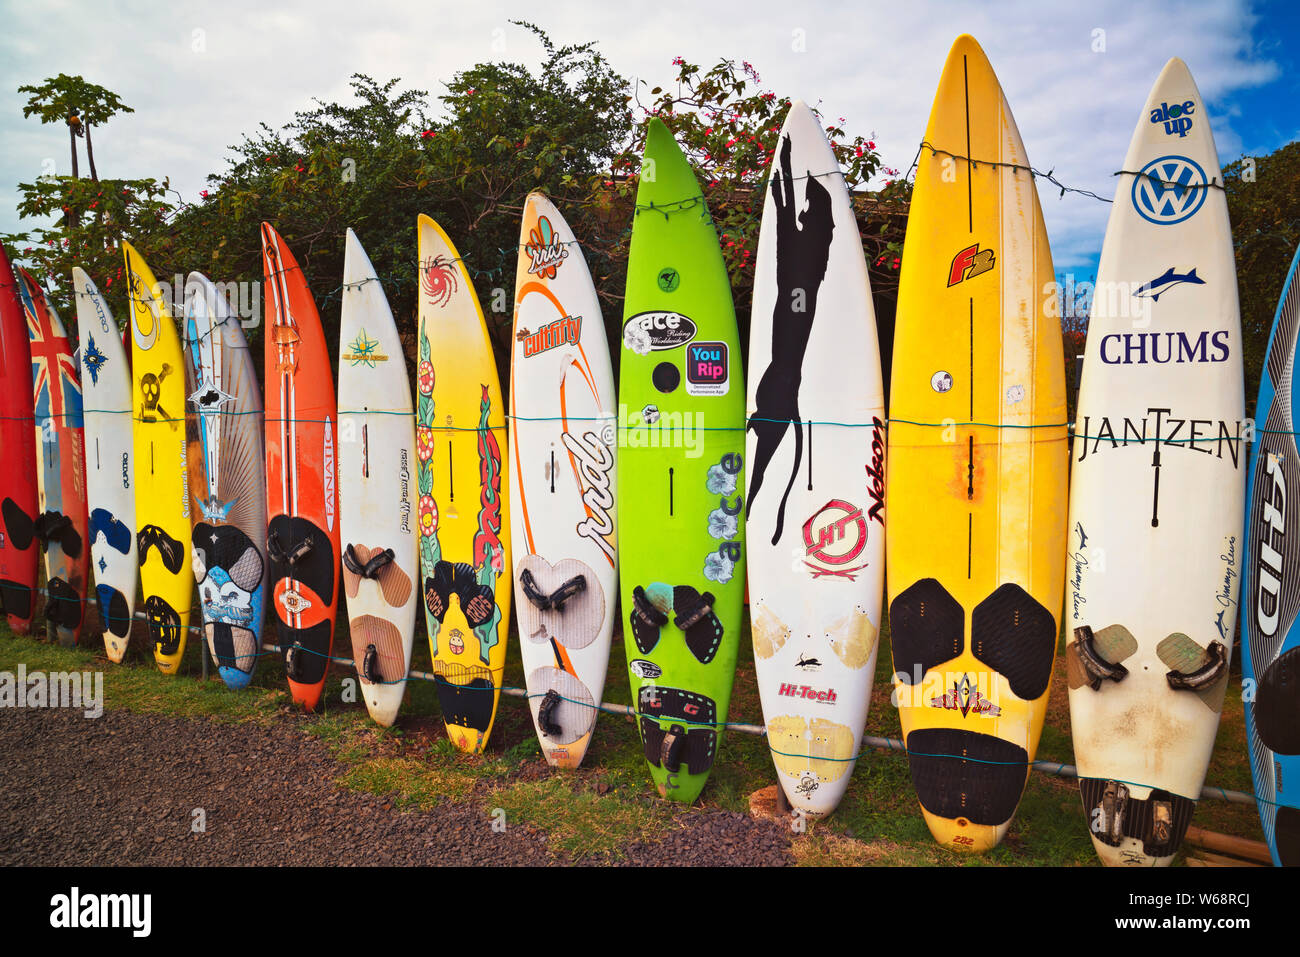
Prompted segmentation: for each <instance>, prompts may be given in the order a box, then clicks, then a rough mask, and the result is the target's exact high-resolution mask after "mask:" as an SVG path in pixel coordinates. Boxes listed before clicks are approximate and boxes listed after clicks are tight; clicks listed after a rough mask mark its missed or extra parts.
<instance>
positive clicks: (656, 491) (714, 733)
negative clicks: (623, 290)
mask: <svg viewBox="0 0 1300 957" xmlns="http://www.w3.org/2000/svg"><path fill="white" fill-rule="evenodd" d="M744 403H745V376H744V372H743V368H742V365H741V358H740V343H739V335H738V332H737V329H736V314H735V307H734V305H733V304H732V299H731V283H730V280H729V279H728V278H727V270H726V266H725V264H724V263H723V260H722V251H721V249H720V248H719V246H718V235H717V231H716V230H715V229H714V227H713V222H712V220H711V219H710V218H709V214H708V208H707V207H706V205H705V201H704V195H703V193H702V192H701V191H700V185H699V183H698V182H697V181H696V179H695V173H694V171H693V170H692V169H691V166H690V164H689V162H688V161H687V159H686V157H685V155H684V154H683V153H682V151H681V149H680V147H678V145H677V143H676V141H675V140H674V139H673V135H672V133H670V132H669V131H668V128H667V127H666V126H664V124H663V123H662V122H661V121H660V120H658V119H651V120H650V122H649V123H648V125H647V129H646V144H645V155H644V159H643V163H642V175H641V178H640V181H639V183H638V184H637V193H636V212H635V219H634V221H633V224H632V240H631V246H630V249H629V251H628V268H627V297H626V301H625V303H624V315H623V337H622V353H621V357H620V366H619V406H620V413H619V414H620V423H619V428H620V433H621V434H620V436H619V443H620V447H619V480H618V512H619V515H620V516H621V524H620V534H621V538H622V545H621V552H622V555H621V577H620V589H621V593H622V600H623V614H624V615H625V616H626V617H625V621H624V628H623V634H624V642H625V645H626V648H627V658H628V671H629V675H630V682H631V691H632V698H633V701H632V707H633V708H634V709H635V715H636V722H637V730H638V732H639V733H640V736H641V744H642V749H643V751H644V754H645V758H646V762H647V763H648V764H649V766H650V776H651V778H652V779H653V781H654V783H655V786H656V788H657V789H658V791H659V793H660V795H661V796H663V797H666V798H669V799H671V800H674V801H683V802H687V803H689V802H692V801H694V800H695V799H696V798H697V797H699V795H700V792H701V791H702V790H703V788H704V785H705V782H706V781H707V780H708V777H709V772H710V771H711V770H712V768H713V765H714V762H715V760H716V759H717V755H718V750H719V747H720V746H721V743H722V738H723V730H724V728H725V722H726V720H727V708H728V706H729V704H730V701H731V684H732V678H733V677H734V675H735V668H736V653H737V650H738V648H739V641H740V625H741V606H742V603H743V600H744V587H745V558H744V547H743V541H744V534H743V531H744V529H743V522H744V504H745V475H744V460H745V435H744V430H745V418H744ZM623 408H626V410H627V411H626V413H623V412H622V411H621V410H622V409H623Z"/></svg>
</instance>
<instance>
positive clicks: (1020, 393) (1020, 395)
mask: <svg viewBox="0 0 1300 957" xmlns="http://www.w3.org/2000/svg"><path fill="white" fill-rule="evenodd" d="M1024 398H1025V387H1024V386H1023V385H1013V386H1008V387H1007V405H1015V404H1016V403H1017V402H1020V401H1023V399H1024Z"/></svg>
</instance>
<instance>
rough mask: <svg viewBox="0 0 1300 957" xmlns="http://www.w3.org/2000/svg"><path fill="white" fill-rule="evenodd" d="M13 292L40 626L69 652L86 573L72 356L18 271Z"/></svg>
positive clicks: (56, 322) (41, 299)
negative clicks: (26, 382)
mask: <svg viewBox="0 0 1300 957" xmlns="http://www.w3.org/2000/svg"><path fill="white" fill-rule="evenodd" d="M18 273H19V277H20V278H21V283H20V285H19V287H18V293H19V296H20V297H21V299H22V304H23V314H24V316H25V317H26V319H27V336H28V346H29V348H30V350H31V362H32V365H31V369H32V395H33V407H34V409H33V414H34V419H35V425H36V428H35V436H36V446H35V448H36V451H37V462H38V473H37V474H38V477H39V481H40V497H39V505H38V508H39V510H40V514H39V515H38V516H37V518H36V522H35V525H34V530H35V534H36V537H37V539H38V540H39V541H40V543H41V546H42V547H43V548H44V549H45V591H46V594H45V618H46V620H47V622H48V632H47V633H48V635H49V637H50V639H51V640H54V641H58V642H59V644H62V645H75V644H76V643H77V642H78V641H80V640H81V628H82V623H83V622H84V620H85V616H86V585H87V584H88V578H87V572H88V570H89V567H90V561H89V555H90V548H89V542H90V539H89V530H88V524H89V523H88V521H87V515H86V460H85V455H84V437H83V433H82V426H83V421H82V406H81V383H80V380H79V377H78V375H77V356H76V353H75V352H74V351H73V348H72V343H71V342H70V341H69V340H68V334H67V332H66V331H64V328H63V323H62V322H61V321H60V319H59V316H58V314H57V313H56V312H55V311H54V307H53V306H52V305H50V303H49V301H48V300H47V299H46V298H45V290H44V289H42V288H41V285H40V283H38V282H37V281H36V280H35V279H34V278H33V277H32V275H31V273H29V272H27V270H25V269H20V270H18Z"/></svg>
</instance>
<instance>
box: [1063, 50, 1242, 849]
mask: <svg viewBox="0 0 1300 957" xmlns="http://www.w3.org/2000/svg"><path fill="white" fill-rule="evenodd" d="M1122 168H1123V170H1125V171H1126V172H1124V173H1123V174H1122V175H1121V176H1120V182H1119V185H1118V186H1117V188H1116V193H1115V203H1114V205H1113V206H1112V207H1111V214H1110V221H1109V223H1108V224H1107V227H1106V239H1105V241H1104V243H1103V244H1102V250H1101V261H1100V263H1099V265H1098V269H1097V289H1098V290H1099V291H1104V292H1105V293H1106V294H1105V295H1100V294H1099V295H1097V296H1096V297H1095V298H1094V301H1093V307H1092V318H1091V321H1090V324H1089V329H1088V341H1087V346H1086V349H1085V352H1084V360H1083V378H1082V384H1081V387H1080V390H1079V404H1078V411H1077V412H1076V414H1075V427H1074V428H1075V438H1074V444H1073V448H1072V456H1071V459H1072V467H1073V470H1074V475H1073V478H1072V484H1071V492H1070V519H1069V520H1070V524H1069V528H1070V564H1069V579H1070V595H1069V597H1068V603H1067V606H1066V608H1067V612H1068V624H1069V628H1068V643H1067V646H1066V663H1067V665H1068V668H1069V686H1070V724H1071V729H1072V734H1073V738H1074V756H1075V762H1076V764H1077V765H1078V769H1079V790H1080V794H1081V796H1082V799H1083V807H1084V813H1085V815H1086V818H1087V822H1088V827H1089V831H1090V833H1091V835H1092V839H1093V844H1094V845H1095V846H1096V849H1097V853H1098V855H1099V856H1100V857H1101V859H1102V860H1103V861H1104V862H1105V863H1107V864H1122V865H1137V866H1150V865H1159V864H1168V863H1169V862H1170V861H1171V860H1172V858H1173V856H1174V854H1175V852H1176V851H1177V850H1178V847H1179V844H1180V843H1181V842H1182V839H1183V835H1184V833H1185V832H1186V830H1187V826H1188V824H1189V822H1190V821H1191V818H1192V814H1193V812H1194V811H1195V808H1196V799H1197V797H1198V796H1199V795H1200V793H1201V785H1202V783H1203V782H1204V780H1205V772H1206V768H1207V766H1208V764H1209V760H1210V753H1211V751H1212V750H1213V747H1214V738H1215V733H1216V731H1217V730H1218V726H1219V711H1220V708H1221V706H1222V703H1223V693H1224V688H1225V687H1226V685H1227V680H1228V664H1229V659H1230V657H1231V654H1232V642H1233V632H1234V627H1235V619H1236V609H1237V586H1238V582H1239V576H1240V572H1241V555H1242V524H1241V516H1242V510H1243V506H1244V486H1243V482H1242V479H1243V475H1244V473H1245V469H1246V466H1247V450H1246V449H1245V448H1244V446H1243V442H1242V433H1243V428H1244V426H1243V423H1242V419H1243V417H1244V415H1245V407H1244V393H1243V383H1242V358H1241V351H1242V342H1241V323H1240V316H1239V309H1238V305H1237V278H1236V266H1235V263H1234V259H1233V250H1232V234H1231V231H1230V228H1229V225H1228V204H1227V199H1226V198H1225V195H1224V192H1223V190H1222V188H1211V187H1210V184H1211V183H1219V184H1221V183H1222V173H1221V172H1220V169H1219V159H1218V153H1217V152H1216V150H1215V147H1214V137H1213V134H1212V133H1211V132H1210V118H1209V115H1208V113H1207V111H1206V108H1205V103H1204V101H1203V100H1202V99H1201V95H1200V93H1199V92H1198V91H1197V89H1196V84H1195V83H1194V82H1193V80H1192V76H1191V74H1190V73H1189V72H1188V70H1187V67H1186V66H1185V65H1184V64H1183V62H1182V61H1181V60H1178V59H1176V58H1175V59H1172V60H1170V61H1169V62H1168V63H1167V64H1165V68H1164V69H1163V70H1162V71H1161V73H1160V77H1159V79H1157V80H1156V83H1155V86H1154V87H1152V90H1151V94H1150V96H1148V97H1147V102H1146V105H1145V106H1144V107H1143V109H1142V112H1141V114H1140V116H1139V119H1138V125H1137V129H1136V131H1135V132H1134V134H1133V139H1132V140H1131V142H1130V143H1129V149H1128V154H1127V155H1126V156H1125V158H1124V166H1123V167H1122Z"/></svg>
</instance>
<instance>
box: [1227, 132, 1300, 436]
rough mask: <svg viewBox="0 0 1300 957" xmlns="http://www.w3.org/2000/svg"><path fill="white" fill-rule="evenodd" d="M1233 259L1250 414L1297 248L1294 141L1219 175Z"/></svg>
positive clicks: (1298, 172) (1297, 151) (1298, 152)
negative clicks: (1235, 266)
mask: <svg viewBox="0 0 1300 957" xmlns="http://www.w3.org/2000/svg"><path fill="white" fill-rule="evenodd" d="M1223 183H1224V188H1225V189H1226V190H1227V194H1228V217H1229V219H1230V221H1231V222H1232V244H1233V249H1234V252H1235V255H1236V259H1237V291H1238V295H1239V297H1240V299H1241V337H1242V346H1243V351H1244V358H1245V362H1246V412H1247V414H1248V415H1253V414H1254V410H1255V400H1256V398H1257V397H1258V393H1259V378H1260V372H1261V371H1262V369H1263V367H1264V358H1265V352H1266V350H1267V349H1268V337H1269V333H1270V331H1271V330H1272V328H1273V316H1274V314H1275V313H1276V311H1277V303H1278V299H1279V298H1281V295H1282V285H1283V283H1284V282H1285V281H1286V276H1287V270H1288V269H1289V268H1290V266H1291V259H1292V257H1293V256H1294V255H1295V251H1296V246H1297V245H1300V141H1296V142H1292V143H1288V144H1287V145H1286V146H1283V147H1282V148H1281V149H1278V150H1276V151H1274V152H1273V153H1270V154H1268V155H1266V156H1252V157H1242V158H1241V159H1239V160H1237V161H1236V162H1233V163H1229V164H1228V165H1227V166H1226V167H1224V170H1223Z"/></svg>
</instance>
